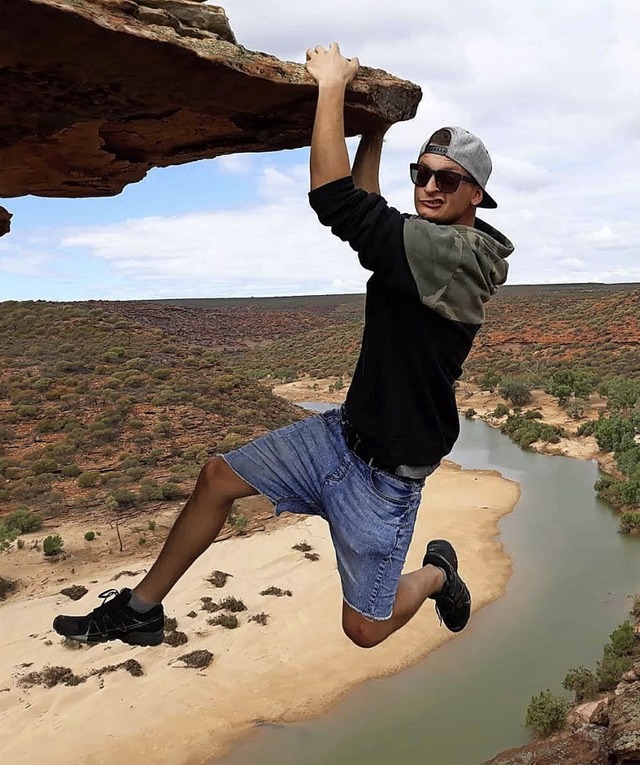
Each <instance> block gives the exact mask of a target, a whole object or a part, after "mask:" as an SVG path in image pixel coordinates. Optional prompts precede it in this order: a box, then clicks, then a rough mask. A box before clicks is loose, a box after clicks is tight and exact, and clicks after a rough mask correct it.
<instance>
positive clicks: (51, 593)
mask: <svg viewBox="0 0 640 765" xmlns="http://www.w3.org/2000/svg"><path fill="white" fill-rule="evenodd" d="M322 398H325V397H324V396H322V397H321V395H319V391H318V390H317V389H316V390H315V400H321V399H322ZM339 398H340V397H339V396H338V400H339ZM299 400H305V399H304V398H302V399H299ZM306 400H308V399H306ZM518 498H519V488H518V486H517V484H515V483H513V482H511V481H507V480H506V479H504V478H503V477H502V476H500V475H499V474H497V473H494V472H486V471H463V470H460V469H459V468H458V467H457V466H456V465H453V464H452V463H445V464H444V465H443V467H442V468H441V469H440V470H438V471H437V472H436V473H435V474H434V475H433V476H432V477H430V478H429V480H428V482H427V487H426V489H425V492H424V498H423V504H422V507H421V512H420V514H419V519H418V523H417V526H416V533H415V537H414V543H413V545H412V547H411V549H410V552H409V557H408V560H407V568H408V569H411V568H415V567H417V566H418V565H420V561H421V558H422V555H423V551H424V543H425V541H426V540H428V539H429V538H431V537H434V536H438V537H439V536H444V537H447V538H449V539H451V540H452V542H453V543H454V544H455V546H456V548H457V550H458V553H459V558H460V567H461V571H462V572H463V574H464V577H465V579H466V580H467V581H468V583H469V585H470V588H471V590H472V592H473V595H474V607H475V608H476V609H478V608H480V607H481V606H483V605H485V604H487V603H489V602H491V601H493V600H495V599H497V598H499V597H500V596H501V595H502V594H503V593H504V590H505V586H506V583H507V580H508V578H509V574H510V570H511V569H510V561H509V558H508V556H507V555H506V554H505V552H504V551H503V550H502V546H501V544H500V542H499V540H498V538H497V534H498V532H497V524H498V521H499V520H500V518H501V517H502V516H503V515H505V514H506V513H509V512H510V511H511V510H512V509H513V507H514V506H515V504H516V503H517V501H518ZM51 531H52V529H47V533H51ZM82 531H83V529H80V528H76V529H73V528H64V529H61V530H60V532H61V533H62V534H63V536H65V539H68V540H69V542H68V543H67V548H68V550H69V552H70V553H71V554H70V556H69V558H67V559H66V560H64V561H60V562H58V563H49V562H45V561H44V560H43V559H42V554H41V553H38V552H36V551H29V550H28V549H24V550H20V551H19V550H13V551H11V553H10V556H11V559H12V562H13V563H15V561H16V560H17V559H18V558H17V556H20V555H25V556H27V557H28V559H29V561H30V562H29V571H30V579H31V583H30V586H29V588H27V589H25V590H23V591H21V592H19V593H18V594H17V595H15V596H13V597H11V598H10V599H8V600H7V601H6V602H5V603H4V604H2V605H0V614H1V615H2V625H3V630H2V633H1V635H0V719H1V720H2V728H3V731H4V732H5V735H4V736H3V737H2V742H1V743H0V759H2V761H3V762H9V763H11V764H12V765H27V763H29V764H30V763H32V762H34V761H36V759H41V758H45V759H46V761H47V763H48V765H62V763H65V765H66V764H67V763H68V762H70V761H73V762H76V763H87V765H89V763H90V764H91V765H101V764H102V763H114V762H115V763H124V762H127V761H135V762H139V761H145V762H149V763H152V765H164V764H165V763H166V764H167V765H169V763H171V765H180V763H185V764H186V763H189V764H195V763H200V762H202V761H204V760H205V759H207V758H209V757H211V756H214V755H216V754H222V753H223V752H225V751H226V750H228V748H229V746H230V745H231V743H232V742H233V741H234V740H236V739H237V738H239V737H240V736H242V735H243V734H245V733H246V732H248V731H249V730H251V728H252V727H253V726H254V725H255V724H256V723H257V722H259V721H262V720H268V721H284V720H294V719H300V718H301V717H304V716H308V715H317V714H319V713H320V712H322V711H323V710H325V709H327V708H328V707H329V706H330V705H332V704H333V703H335V702H336V701H337V700H338V699H339V698H340V697H341V696H342V695H344V693H345V692H347V691H348V690H349V689H350V688H352V687H353V686H355V685H356V684H358V683H360V682H362V681H363V680H366V679H368V678H371V677H374V676H380V675H384V674H388V673H392V672H395V671H397V670H398V669H399V668H401V667H404V666H407V665H409V664H411V663H413V662H415V661H417V660H418V659H420V658H421V657H423V656H424V655H425V654H427V653H428V652H429V651H431V650H433V649H435V648H436V647H437V646H438V645H440V644H441V643H442V642H444V641H445V640H448V639H449V638H451V637H452V636H451V634H450V633H448V632H447V631H446V629H445V628H443V627H440V626H439V625H438V621H437V618H436V616H435V614H434V612H433V608H432V607H431V605H430V604H426V606H425V607H424V608H423V609H422V610H421V612H420V613H419V614H418V615H417V616H416V617H415V618H414V620H413V621H412V622H411V623H410V624H409V625H407V627H405V628H404V629H403V630H401V631H400V632H399V633H397V634H396V635H394V636H392V637H391V638H390V639H389V640H388V641H386V642H385V643H383V644H382V645H381V646H379V647H377V648H375V649H373V650H370V651H364V650H362V649H358V648H356V647H354V646H353V645H351V644H350V643H349V641H348V640H347V639H346V638H345V637H344V636H343V635H342V632H341V630H340V602H341V597H340V586H339V580H338V576H337V572H336V567H335V558H334V555H333V549H332V547H331V542H330V538H329V535H328V531H327V527H326V525H325V524H324V523H323V522H322V521H321V520H319V519H315V518H314V519H308V518H301V519H300V520H299V521H297V522H293V523H291V522H290V523H285V524H278V525H276V526H275V527H273V528H272V529H271V530H268V531H267V532H264V533H260V534H256V535H253V536H250V537H244V538H233V539H229V540H226V541H223V542H220V543H217V544H216V545H214V547H213V548H212V549H211V550H210V551H208V552H207V553H206V554H205V555H204V556H202V558H201V559H200V560H199V561H197V563H196V564H195V565H194V566H193V567H192V568H191V570H190V571H189V572H188V573H187V574H186V575H185V577H183V579H182V580H181V581H180V582H179V583H178V585H177V586H176V588H175V589H174V591H173V592H172V593H171V594H170V596H169V597H168V598H167V601H166V604H165V605H166V609H167V614H168V615H169V616H174V617H176V618H177V620H178V629H179V630H181V631H184V632H185V633H186V635H187V637H188V643H186V644H185V645H181V646H179V647H175V648H174V647H171V646H169V645H162V646H160V647H158V648H153V649H142V648H132V647H129V646H125V645H124V644H121V643H115V644H110V645H100V646H96V647H93V648H87V647H83V648H81V649H78V650H71V649H69V648H66V647H64V646H63V645H61V643H60V641H59V638H58V637H57V636H56V635H55V633H53V632H52V630H51V628H50V625H51V620H52V618H53V616H54V615H55V614H56V613H59V612H65V613H84V612H86V611H87V610H88V609H89V608H91V607H92V606H93V605H94V604H95V603H96V595H97V593H99V592H101V591H103V590H105V589H108V588H109V587H112V586H116V587H121V586H127V585H133V584H134V583H135V581H137V579H138V576H127V575H125V576H122V577H121V578H120V579H118V580H117V582H115V581H113V577H114V576H115V574H116V573H118V572H120V571H122V570H123V569H128V570H139V569H143V568H146V567H148V565H149V562H150V556H149V555H148V554H147V555H146V556H143V555H142V554H138V555H136V554H135V553H134V554H129V555H128V556H127V557H121V554H120V553H118V552H117V548H115V549H113V550H112V553H111V554H110V553H109V552H108V550H107V549H106V548H105V554H103V555H102V556H100V558H99V560H95V559H93V560H91V561H86V562H83V560H84V559H83V557H82V555H80V554H79V549H80V547H81V546H82V545H84V546H86V545H87V544H89V543H86V542H84V541H83V540H82V534H81V532H82ZM33 536H37V535H33ZM107 536H108V535H107V530H106V529H105V531H104V534H103V536H102V537H101V540H102V541H101V544H103V545H106V546H107V547H108V546H109V544H110V543H109V541H108V539H107ZM303 540H304V541H306V542H307V543H309V544H310V545H311V546H312V547H313V552H316V553H318V554H319V556H320V557H319V560H317V561H311V560H308V559H306V558H305V557H304V554H303V553H301V552H299V551H297V550H293V549H292V547H293V545H295V544H296V543H298V542H300V541H303ZM114 541H115V540H114ZM75 545H78V554H76V555H74V546H75ZM34 556H35V557H34ZM27 557H25V561H26V560H27ZM12 568H15V566H12ZM215 569H218V570H222V571H225V572H227V573H230V574H232V578H231V579H229V581H228V582H227V584H226V585H225V587H224V588H222V589H215V588H214V587H213V586H212V585H211V584H209V583H207V582H206V581H205V577H206V576H208V575H209V574H210V573H211V572H212V571H213V570H215ZM0 574H2V570H1V569H0ZM38 581H40V582H41V585H40V586H39V585H38ZM63 581H64V583H62V582H63ZM74 583H75V584H83V585H85V586H86V587H88V589H89V593H88V594H87V595H86V596H84V597H83V598H82V599H81V600H80V601H78V602H77V603H74V602H72V601H70V600H69V599H68V598H67V597H66V596H63V595H60V594H56V593H58V592H59V590H60V589H61V588H62V587H64V586H68V585H70V584H74ZM271 585H274V586H276V587H280V588H282V589H289V590H291V593H292V595H291V596H290V597H287V596H285V597H274V596H263V595H260V592H261V591H262V590H263V589H265V588H267V587H269V586H271ZM227 595H233V596H235V597H236V598H240V599H242V601H243V602H244V603H245V604H246V606H247V611H244V612H242V613H240V614H239V615H238V616H239V622H240V624H239V627H238V628H237V629H235V630H227V629H225V628H223V627H221V626H209V625H208V624H207V621H206V620H207V617H208V616H210V614H208V613H207V612H205V611H201V610H199V609H200V606H201V601H200V598H202V597H203V596H209V597H211V598H213V599H214V600H221V599H222V598H224V597H225V596H227ZM192 611H195V612H196V613H197V616H195V617H189V616H187V614H189V613H190V612H192ZM261 612H265V613H267V614H269V620H268V623H267V625H266V626H260V625H259V624H257V623H255V622H249V621H248V617H249V616H250V615H254V614H257V613H261ZM468 629H471V630H472V629H473V621H472V622H471V624H470V626H469V628H468ZM198 649H206V650H209V651H211V652H212V653H213V654H214V658H213V661H212V663H211V664H210V666H209V667H208V668H207V669H205V670H202V671H196V670H193V669H188V668H180V667H178V666H176V665H175V659H176V658H177V657H179V656H181V655H183V654H185V653H188V652H190V651H194V650H198ZM130 658H133V659H136V660H137V661H139V662H140V664H141V665H142V667H143V669H144V673H145V674H144V675H143V676H142V677H133V676H131V675H129V674H127V673H126V672H123V671H118V672H114V673H112V674H108V675H105V676H104V677H102V678H101V679H99V678H96V677H92V678H90V679H88V680H87V681H86V682H85V683H83V684H80V685H77V686H74V687H67V686H60V685H59V686H56V687H54V688H50V689H47V688H43V687H39V686H37V687H33V688H31V689H24V688H21V687H20V686H19V684H18V678H19V677H21V676H24V675H25V674H26V673H27V672H31V671H34V670H40V669H42V668H43V667H44V666H45V665H59V666H64V667H70V668H71V669H72V670H73V671H74V673H76V674H81V673H84V672H87V671H89V670H91V669H96V668H100V667H103V666H105V665H109V664H118V663H119V662H122V661H125V660H127V659H130ZM23 664H29V666H20V665H23ZM9 731H13V732H14V733H13V735H12V734H10V733H9Z"/></svg>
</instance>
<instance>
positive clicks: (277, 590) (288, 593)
mask: <svg viewBox="0 0 640 765" xmlns="http://www.w3.org/2000/svg"><path fill="white" fill-rule="evenodd" d="M260 594H261V595H275V596H276V598H282V597H284V596H285V595H286V596H287V597H289V598H290V597H291V596H292V595H293V593H292V592H291V590H281V589H280V588H279V587H274V586H273V585H271V587H267V589H266V590H262V592H261V593H260Z"/></svg>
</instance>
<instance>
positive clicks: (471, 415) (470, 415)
mask: <svg viewBox="0 0 640 765" xmlns="http://www.w3.org/2000/svg"><path fill="white" fill-rule="evenodd" d="M477 414H478V413H477V412H476V410H475V409H467V410H466V412H465V413H464V416H465V417H466V418H467V419H468V420H472V419H473V418H474V417H475V416H476V415H477Z"/></svg>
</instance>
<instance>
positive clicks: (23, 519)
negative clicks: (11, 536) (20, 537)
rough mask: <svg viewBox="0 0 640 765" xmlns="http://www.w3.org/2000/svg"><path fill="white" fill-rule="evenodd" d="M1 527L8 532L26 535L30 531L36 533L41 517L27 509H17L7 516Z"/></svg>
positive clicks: (40, 524)
mask: <svg viewBox="0 0 640 765" xmlns="http://www.w3.org/2000/svg"><path fill="white" fill-rule="evenodd" d="M3 525H4V526H5V527H6V528H7V529H8V530H9V531H16V532H17V533H18V534H28V533H29V532H30V531H37V530H38V529H39V528H40V526H42V516H41V515H39V514H38V513H34V512H32V511H31V510H29V508H27V507H19V508H18V509H17V510H14V511H13V512H12V513H10V514H9V515H8V516H7V518H6V519H5V521H4V524H3Z"/></svg>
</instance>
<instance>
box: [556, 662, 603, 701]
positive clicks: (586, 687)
mask: <svg viewBox="0 0 640 765" xmlns="http://www.w3.org/2000/svg"><path fill="white" fill-rule="evenodd" d="M562 686H563V688H566V689H567V690H568V691H572V692H573V693H574V694H575V699H576V701H578V702H580V701H584V700H585V699H590V698H592V697H593V696H595V695H596V694H597V693H598V691H599V690H600V681H599V679H598V676H597V675H596V674H595V672H592V671H591V670H590V669H587V668H586V667H576V668H575V669H572V670H571V671H570V672H569V673H568V674H567V676H566V677H565V679H564V681H563V683H562Z"/></svg>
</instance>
